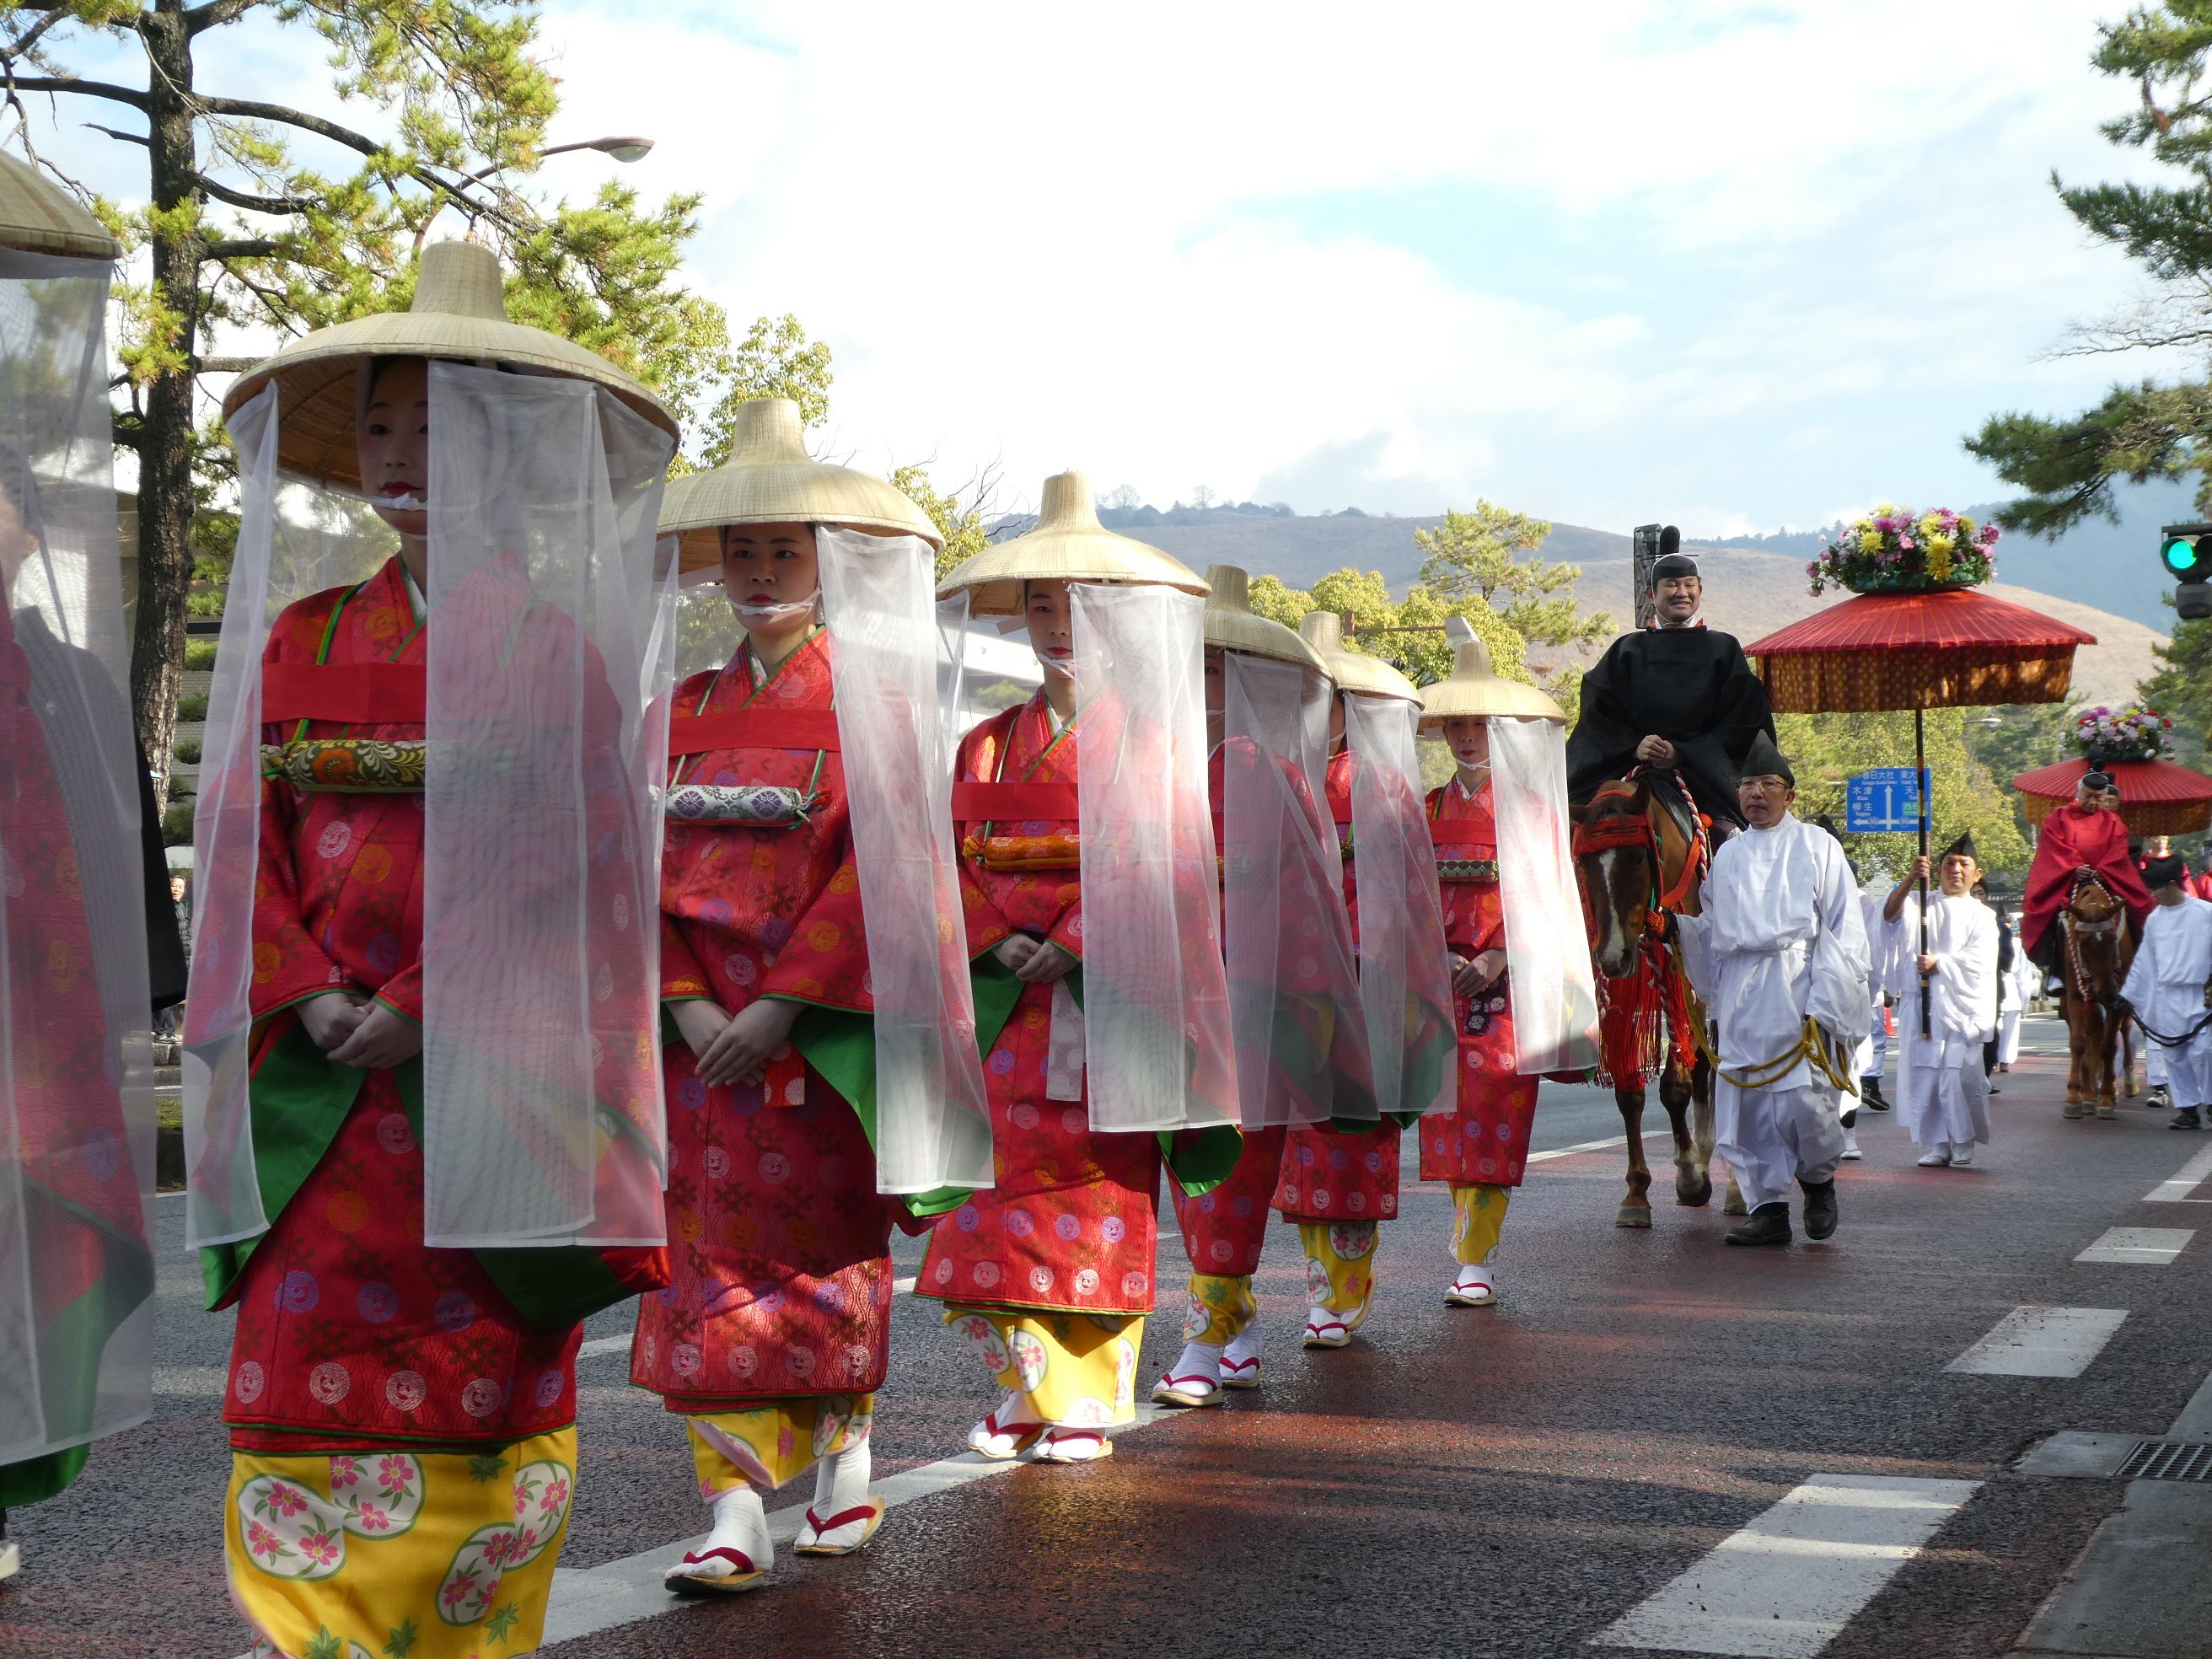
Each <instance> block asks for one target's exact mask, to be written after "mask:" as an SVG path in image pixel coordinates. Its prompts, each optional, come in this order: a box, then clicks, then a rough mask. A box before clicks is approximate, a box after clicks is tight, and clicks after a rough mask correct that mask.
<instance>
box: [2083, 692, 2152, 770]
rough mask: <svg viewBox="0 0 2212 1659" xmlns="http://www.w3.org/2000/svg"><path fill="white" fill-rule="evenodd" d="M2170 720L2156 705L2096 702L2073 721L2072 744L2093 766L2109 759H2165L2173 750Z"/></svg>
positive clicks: (2104, 762) (2109, 760) (2100, 764)
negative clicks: (2110, 705)
mask: <svg viewBox="0 0 2212 1659" xmlns="http://www.w3.org/2000/svg"><path fill="white" fill-rule="evenodd" d="M2172 732H2173V722H2172V720H2169V719H2167V718H2166V716H2165V715H2163V714H2160V713H2159V712H2158V710H2157V709H2155V708H2142V707H2141V706H2139V705H2137V704H2134V703H2130V704H2129V705H2128V707H2126V708H2106V707H2105V706H2104V705H2103V704H2101V703H2100V704H2099V705H2098V706H2097V707H2096V708H2087V709H2084V710H2083V711H2082V712H2081V714H2079V715H2078V716H2076V717H2075V721H2074V732H2073V741H2074V746H2075V748H2076V749H2078V750H2081V758H2082V759H2083V760H2086V761H2087V762H2088V763H2090V764H2091V765H2092V766H2102V765H2104V764H2106V763H2107V762H2111V761H2153V760H2164V759H2165V758H2166V757H2168V756H2170V755H2172V753H2173V737H2172Z"/></svg>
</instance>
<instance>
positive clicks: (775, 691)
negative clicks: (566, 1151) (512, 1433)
mask: <svg viewBox="0 0 2212 1659" xmlns="http://www.w3.org/2000/svg"><path fill="white" fill-rule="evenodd" d="M829 648H830V647H829V635H828V634H827V633H817V634H816V635H814V636H813V637H812V638H811V639H810V640H808V641H806V642H805V644H804V645H802V646H800V647H799V649H798V650H797V651H796V652H794V653H793V654H792V655H791V657H789V658H788V659H787V660H786V661H785V662H784V663H783V665H781V667H780V668H778V669H777V670H776V671H775V673H774V674H772V675H771V674H764V673H763V672H762V671H761V670H760V669H759V667H758V665H757V662H756V661H755V659H754V658H753V657H752V655H751V653H750V650H749V649H740V651H739V652H738V655H737V657H736V658H734V659H732V661H731V663H730V664H729V665H728V666H727V667H726V668H723V669H720V670H716V671H708V672H704V673H700V674H695V675H693V676H691V678H689V679H687V680H685V681H684V683H683V684H681V685H679V686H678V687H677V688H676V692H675V696H674V700H673V708H674V710H675V712H676V714H678V716H679V717H682V716H701V715H721V714H733V713H735V712H736V711H738V710H744V711H745V712H746V713H747V714H749V715H751V716H755V717H757V719H756V720H752V721H749V722H746V723H745V724H746V725H749V726H751V728H752V729H750V730H748V729H744V726H739V727H738V728H737V729H735V730H733V731H732V732H726V733H723V734H718V735H712V736H711V737H709V736H702V738H701V741H708V740H711V741H713V742H714V743H715V744H717V746H715V747H712V748H704V749H701V750H697V751H696V752H694V753H691V754H688V755H686V754H678V753H675V752H673V751H674V750H676V749H678V748H680V747H683V746H684V743H685V739H684V738H683V737H682V735H681V732H682V726H683V722H682V720H681V719H680V718H679V720H678V722H677V730H678V737H677V738H676V739H675V741H673V742H672V743H671V755H670V757H669V764H670V775H671V790H672V789H673V786H674V785H675V784H676V783H678V782H682V783H692V784H702V785H708V786H721V787H757V786H767V787H786V788H789V789H792V790H794V791H798V792H800V793H804V794H811V804H810V805H808V806H807V807H806V809H805V813H804V816H803V817H799V818H798V819H797V820H796V821H793V822H785V823H735V822H714V823H684V822H679V821H678V819H677V818H675V817H671V818H670V819H669V821H668V825H667V830H666V836H665V848H666V850H665V856H664V858H663V860H662V866H661V885H660V902H661V912H662V916H661V956H660V970H661V987H660V994H661V998H662V1000H663V1001H664V1002H668V1003H674V1002H679V1001H684V1000H690V999H696V998H702V997H705V998H711V999H712V1000H714V1002H716V1003H718V1004H719V1005H720V1006H721V1007H722V1009H723V1010H724V1011H725V1012H728V1013H732V1014H735V1013H738V1012H740V1011H741V1010H743V1009H744V1008H745V1007H747V1006H750V1004H751V1003H752V1002H753V1001H754V1000H756V999H757V998H760V997H763V996H769V995H775V996H778V997H783V998H787V999H788V1000H793V1001H798V1002H802V1003H805V1004H808V1005H810V1006H813V1007H816V1008H821V1009H825V1010H841V1011H844V1012H849V1013H854V1014H861V1015H865V1014H866V1013H867V1012H868V1011H869V1009H870V1007H871V1006H872V1004H871V1001H870V998H869V993H868V988H867V942H866V936H865V934H864V933H863V932H862V928H861V920H860V874H859V872H858V870H857V869H856V868H855V867H854V862H853V843H852V836H851V833H850V821H849V818H848V811H847V799H846V793H845V774H844V769H843V766H842V763H841V761H840V757H839V753H838V750H836V748H835V747H834V746H833V747H829V748H827V749H817V747H816V746H814V743H813V742H796V746H792V747H778V746H771V745H773V744H775V742H776V739H777V738H778V737H779V736H781V737H782V738H783V739H784V741H785V742H787V743H793V742H795V740H798V739H804V738H817V739H824V738H826V739H827V740H829V742H831V743H832V744H834V742H835V736H836V733H835V725H834V717H831V718H829V719H828V720H827V721H826V724H827V729H826V730H823V729H821V728H822V727H823V726H824V725H825V719H824V717H829V715H830V710H831V708H832V707H833V703H832V693H831V684H830V672H829ZM807 717H812V720H813V724H814V725H815V726H816V727H817V729H816V730H815V731H813V732H807V731H805V730H804V729H803V726H804V725H805V721H806V718H807ZM794 727H800V728H802V729H798V730H794V729H793V728H794ZM794 1041H795V1042H801V1043H802V1044H803V1042H804V1038H803V1037H802V1036H799V1034H796V1033H795V1034H794ZM870 1052H871V1054H872V1050H871V1051H870ZM664 1065H665V1068H666V1076H667V1093H668V1153H669V1177H668V1231H669V1255H670V1264H671V1282H670V1283H669V1285H668V1286H667V1287H666V1288H665V1289H664V1290H661V1291H658V1292H655V1293H654V1294H652V1295H649V1296H647V1297H642V1298H641V1300H640V1302H639V1304H638V1320H637V1340H636V1343H635V1346H634V1347H633V1349H632V1351H631V1356H630V1379H631V1381H633V1382H635V1383H638V1384H639V1385H640V1386H641V1387H644V1388H648V1389H653V1391H654V1392H655V1393H657V1394H659V1395H662V1396H663V1398H664V1399H665V1401H666V1402H667V1405H668V1408H669V1409H670V1410H671V1411H679V1412H686V1413H707V1412H723V1411H729V1410H732V1409H739V1408H743V1407H748V1406H751V1405H757V1404H759V1403H761V1402H764V1401H774V1400H787V1399H796V1398H801V1397H812V1396H821V1395H866V1394H868V1393H870V1392H872V1391H873V1390H874V1389H877V1388H878V1387H880V1386H881V1385H882V1383H883V1379H884V1369H885V1367H886V1366H887V1365H888V1364H889V1362H890V1352H889V1346H888V1344H889V1340H890V1298H891V1262H890V1227H891V1225H892V1223H893V1221H894V1219H895V1218H903V1217H904V1215H905V1214H906V1210H905V1206H903V1205H902V1204H901V1203H900V1202H899V1201H898V1200H896V1199H887V1198H884V1197H882V1196H879V1195H878V1193H877V1191H876V1159H875V1152H874V1150H873V1148H872V1146H871V1145H870V1143H869V1139H868V1135H867V1133H866V1130H864V1128H863V1127H862V1126H861V1123H860V1119H859V1117H858V1116H857V1115H855V1114H854V1109H853V1107H852V1106H851V1104H850V1103H848V1101H847V1100H846V1098H845V1097H843V1096H842V1095H841V1094H840V1093H838V1091H836V1088H834V1087H833V1086H832V1085H830V1083H829V1080H828V1079H826V1078H824V1077H823V1074H822V1073H820V1072H818V1071H817V1070H816V1069H815V1068H814V1067H813V1066H811V1064H808V1063H806V1062H805V1060H801V1059H799V1057H798V1056H797V1054H793V1056H792V1057H791V1058H789V1059H787V1060H778V1061H771V1062H770V1064H769V1067H768V1070H767V1073H766V1074H765V1075H764V1076H763V1079H762V1080H761V1082H759V1083H757V1084H753V1085H723V1086H718V1087H713V1088H710V1087H708V1085H706V1084H704V1083H702V1082H701V1081H700V1080H699V1077H698V1069H697V1063H696V1060H695V1058H694V1056H693V1054H692V1053H691V1050H690V1047H689V1045H687V1044H686V1043H685V1042H684V1041H683V1040H682V1039H681V1038H680V1037H678V1036H675V1035H674V1034H673V1033H672V1032H671V1033H670V1034H669V1036H668V1038H667V1041H666V1042H665V1044H664Z"/></svg>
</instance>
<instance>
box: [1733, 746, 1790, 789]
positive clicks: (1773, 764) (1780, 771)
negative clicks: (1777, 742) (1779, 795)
mask: <svg viewBox="0 0 2212 1659" xmlns="http://www.w3.org/2000/svg"><path fill="white" fill-rule="evenodd" d="M1739 775H1740V776H1742V777H1747V778H1779V779H1781V780H1782V781H1783V782H1784V783H1786V784H1788V785H1789V786H1790V787H1791V788H1792V789H1795V788H1796V787H1797V775H1796V773H1795V772H1793V771H1791V770H1790V762H1789V759H1788V758H1787V757H1785V756H1784V754H1783V752H1782V751H1781V750H1779V749H1777V748H1776V747H1775V746H1774V739H1773V738H1770V737H1768V736H1767V735H1766V733H1765V732H1759V734H1758V735H1757V736H1756V737H1754V738H1752V740H1751V752H1750V753H1749V754H1747V755H1746V756H1745V757H1743V765H1742V767H1741V769H1740V772H1739Z"/></svg>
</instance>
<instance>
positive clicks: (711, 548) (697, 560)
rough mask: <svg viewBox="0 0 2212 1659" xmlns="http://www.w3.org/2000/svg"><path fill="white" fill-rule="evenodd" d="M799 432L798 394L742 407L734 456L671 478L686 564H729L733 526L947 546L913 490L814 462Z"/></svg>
mask: <svg viewBox="0 0 2212 1659" xmlns="http://www.w3.org/2000/svg"><path fill="white" fill-rule="evenodd" d="M799 434H800V428H799V405H798V404H795V403H793V402H792V401H791V399H790V398H754V399H753V400H752V401H751V402H750V403H744V404H738V414H737V428H736V430H735V431H734V432H732V435H731V441H730V459H728V460H726V461H725V462H723V463H722V465H720V466H718V467H716V468H715V469H714V471H711V472H694V473H692V474H690V476H689V477H682V478H677V479H673V480H671V482H670V483H669V486H668V490H667V493H666V494H665V495H663V496H662V497H661V502H660V533H661V534H662V535H664V536H676V535H680V536H682V537H683V538H684V558H683V564H684V569H686V570H705V569H708V568H711V567H712V566H714V565H717V564H720V562H721V560H722V545H721V538H720V534H719V532H720V529H721V526H724V525H726V524H829V525H842V526H844V527H846V528H847V529H850V530H872V531H875V532H878V533H880V534H884V535H891V536H919V537H921V538H922V540H924V541H926V542H927V543H928V544H930V545H931V546H932V547H938V548H941V547H943V546H944V545H945V538H943V537H942V536H940V535H939V534H938V532H937V526H935V525H933V524H932V523H930V521H929V515H928V514H927V513H924V512H923V511H922V510H921V508H920V507H916V506H915V504H914V503H913V502H912V501H908V499H907V498H906V496H905V495H902V494H901V493H900V492H899V491H898V490H896V489H892V488H891V487H890V485H889V484H887V483H884V481H883V480H882V479H881V478H877V477H870V476H869V475H868V474H867V473H865V472H856V471H854V470H853V469H852V468H851V467H849V466H831V465H829V463H828V462H826V461H817V460H816V459H813V457H811V456H810V455H809V454H808V453H806V444H805V441H804V439H802V438H801V436H800V435H799Z"/></svg>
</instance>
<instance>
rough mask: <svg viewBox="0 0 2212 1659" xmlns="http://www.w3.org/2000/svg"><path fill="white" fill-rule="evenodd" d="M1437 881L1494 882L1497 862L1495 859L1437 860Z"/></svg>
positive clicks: (1496, 874) (1496, 876) (1496, 875)
mask: <svg viewBox="0 0 2212 1659" xmlns="http://www.w3.org/2000/svg"><path fill="white" fill-rule="evenodd" d="M1497 879H1498V860H1496V859H1438V860H1437V880H1438V881H1496V880H1497Z"/></svg>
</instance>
